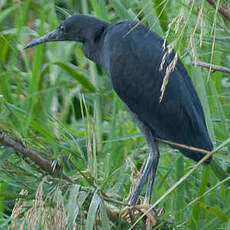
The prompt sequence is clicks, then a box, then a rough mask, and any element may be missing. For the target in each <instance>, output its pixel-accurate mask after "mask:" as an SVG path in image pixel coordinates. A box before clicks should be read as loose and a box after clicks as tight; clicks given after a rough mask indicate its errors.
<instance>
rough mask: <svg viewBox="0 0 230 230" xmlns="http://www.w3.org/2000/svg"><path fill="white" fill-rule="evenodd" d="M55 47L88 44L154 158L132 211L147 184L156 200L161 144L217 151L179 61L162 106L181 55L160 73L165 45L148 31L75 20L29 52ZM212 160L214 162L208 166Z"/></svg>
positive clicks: (128, 23)
mask: <svg viewBox="0 0 230 230" xmlns="http://www.w3.org/2000/svg"><path fill="white" fill-rule="evenodd" d="M53 41H76V42H81V43H82V44H83V50H84V54H85V56H86V57H87V58H89V59H90V60H92V61H94V62H95V63H97V64H98V65H100V66H101V67H102V68H103V69H104V70H105V71H106V73H107V75H108V77H109V78H110V80H111V83H112V86H113V88H114V90H115V92H116V93H117V94H118V96H119V97H120V98H121V100H122V101H123V102H124V104H125V106H126V107H127V109H128V111H129V112H130V113H131V116H132V118H133V120H134V122H135V123H136V124H137V126H138V127H139V129H140V130H141V132H142V133H143V135H144V137H145V139H146V142H147V144H148V147H149V151H150V153H149V157H148V159H147V161H146V164H145V166H144V169H143V172H142V176H141V178H140V179H139V182H138V184H137V186H136V188H135V191H134V193H133V195H132V197H131V199H130V205H135V204H136V201H137V199H138V196H139V194H140V192H141V190H142V188H143V186H144V184H145V183H146V182H147V191H146V197H147V199H148V200H150V197H151V193H152V186H153V182H154V178H155V173H156V169H157V165H158V161H159V150H158V147H157V142H156V138H161V139H164V140H168V141H171V142H175V143H179V144H183V145H187V146H193V147H196V148H201V149H205V150H208V151H211V150H212V149H213V145H212V143H211V140H210V138H209V135H208V131H207V127H206V123H205V117H204V112H203V109H202V106H201V103H200V100H199V98H198V96H197V93H196V91H195V89H194V87H193V84H192V82H191V79H190V77H189V76H188V73H187V71H186V69H185V67H184V65H183V64H182V62H181V61H180V60H179V59H178V60H177V62H176V65H175V68H174V69H173V70H172V72H171V73H170V75H169V78H168V83H167V85H166V89H165V91H164V96H163V98H162V100H161V101H160V100H159V99H160V96H161V86H162V83H163V79H164V76H165V74H166V68H167V66H168V65H169V64H170V63H171V61H172V60H173V58H174V56H175V52H174V51H172V52H171V53H170V54H168V55H167V56H166V59H165V63H164V65H163V68H160V65H161V62H162V58H163V56H164V54H165V53H166V52H167V49H164V48H163V43H164V40H163V39H162V38H161V37H159V36H158V35H157V34H155V33H154V32H153V31H151V30H150V29H149V28H148V27H146V26H144V25H143V24H142V23H140V22H137V21H132V20H123V21H118V22H115V23H112V24H109V23H107V22H104V21H102V20H98V19H96V18H94V17H90V16H85V15H75V16H71V17H69V18H67V19H66V20H65V21H64V22H63V23H61V24H60V25H59V26H58V27H57V28H56V29H55V30H54V31H53V32H50V33H48V34H46V35H44V36H43V37H41V38H38V39H36V40H34V41H32V42H30V43H29V44H28V45H26V46H25V47H24V48H29V47H32V46H35V45H38V44H40V43H45V42H53ZM172 147H173V148H176V149H179V150H180V152H182V153H183V154H184V155H185V156H186V157H189V158H191V159H193V160H195V161H199V160H200V159H201V158H202V157H204V154H202V153H200V152H196V151H192V150H189V149H185V148H182V147H179V146H175V145H172ZM210 160H211V157H210V158H209V159H208V160H206V163H207V164H208V163H209V162H210Z"/></svg>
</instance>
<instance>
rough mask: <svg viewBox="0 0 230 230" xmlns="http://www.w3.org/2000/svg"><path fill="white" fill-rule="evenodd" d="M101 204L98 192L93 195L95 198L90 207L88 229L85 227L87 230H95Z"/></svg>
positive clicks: (87, 221)
mask: <svg viewBox="0 0 230 230" xmlns="http://www.w3.org/2000/svg"><path fill="white" fill-rule="evenodd" d="M100 203H101V199H100V197H99V196H98V194H97V191H96V192H95V193H94V195H93V198H92V200H91V203H90V206H89V211H88V215H87V220H86V227H85V229H86V230H93V226H94V222H95V220H96V214H97V210H98V207H99V204H100Z"/></svg>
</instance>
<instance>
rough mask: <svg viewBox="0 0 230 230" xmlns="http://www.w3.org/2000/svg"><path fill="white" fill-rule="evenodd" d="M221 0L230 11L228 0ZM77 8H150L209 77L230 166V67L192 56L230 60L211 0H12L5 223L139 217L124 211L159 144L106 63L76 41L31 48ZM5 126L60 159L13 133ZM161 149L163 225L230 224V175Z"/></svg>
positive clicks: (160, 29) (205, 92) (1, 55)
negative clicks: (140, 123)
mask: <svg viewBox="0 0 230 230" xmlns="http://www.w3.org/2000/svg"><path fill="white" fill-rule="evenodd" d="M215 3H216V4H217V6H221V7H222V8H224V9H225V10H226V12H230V4H229V3H228V1H223V2H222V1H220V0H216V1H215ZM74 13H83V14H90V15H93V16H96V17H98V18H101V19H104V20H106V21H108V22H114V21H116V20H119V19H127V18H131V19H138V20H141V21H142V22H143V23H145V24H146V25H148V26H149V27H150V28H151V29H153V30H154V31H156V32H157V33H158V34H160V35H161V36H164V37H165V38H166V39H167V41H168V42H169V43H170V44H171V45H172V47H174V48H175V49H176V51H177V52H178V54H179V56H180V57H181V59H182V61H183V63H184V64H185V66H186V68H187V70H188V72H189V74H190V76H191V78H192V81H193V83H194V85H195V87H196V89H197V92H198V94H199V96H200V99H201V102H202V104H203V107H204V111H205V115H206V120H207V125H208V129H209V133H210V136H211V138H212V141H213V143H214V145H215V146H216V147H218V146H220V145H221V144H222V145H221V148H219V149H218V151H217V152H216V153H215V154H214V158H215V160H216V161H218V163H219V165H220V166H221V168H222V169H224V170H225V172H226V173H227V174H228V176H230V155H229V154H230V151H229V150H230V145H229V144H228V143H229V138H230V135H229V122H230V120H229V117H230V101H229V99H230V75H229V73H224V72H221V71H215V72H213V71H212V69H207V68H202V67H198V66H194V65H193V64H192V62H193V61H197V62H205V63H212V64H215V65H219V66H223V67H228V68H230V65H229V63H230V45H229V44H230V21H228V19H227V18H226V17H224V15H222V14H221V13H219V12H218V11H217V10H215V9H214V8H213V7H212V6H211V5H210V4H209V3H208V1H206V0H201V1H195V0H189V1H188V0H180V1H176V0H164V1H160V0H155V1H151V0H108V1H103V0H78V1H74V0H66V1H62V0H50V1H45V0H37V1H32V0H23V1H20V0H8V1H7V0H0V28H1V36H0V70H1V71H0V142H1V143H0V229H8V228H9V229H20V226H21V229H50V230H51V229H68V230H72V229H87V230H90V229H103V230H107V229H129V228H130V229H131V226H132V224H131V223H130V220H129V219H124V218H122V216H121V215H117V213H121V210H122V209H123V208H125V206H124V203H127V202H128V200H129V195H130V191H131V189H132V186H133V184H134V182H135V179H136V178H137V177H138V170H140V169H141V165H142V162H143V161H144V160H145V159H146V157H147V154H148V149H147V146H146V143H145V141H144V138H143V137H142V135H141V134H140V131H139V130H138V129H137V127H136V126H135V125H134V124H133V122H132V121H131V120H130V116H129V114H128V113H127V112H126V110H125V108H124V106H123V105H122V102H121V101H120V99H119V98H118V96H117V95H116V94H115V93H114V92H113V91H112V88H111V85H110V82H109V80H108V78H107V76H106V74H105V73H104V71H103V70H102V69H101V68H100V67H99V66H96V65H95V64H94V63H92V62H91V61H89V60H87V59H86V58H85V57H84V54H83V50H82V46H81V45H80V44H76V43H74V42H57V43H49V44H46V45H40V46H37V47H35V48H34V49H29V50H26V51H23V50H22V48H23V46H24V45H25V44H26V43H27V42H28V41H29V40H31V39H33V38H37V37H38V36H41V35H43V34H44V33H46V32H48V31H50V30H52V29H54V28H55V27H56V26H57V25H58V24H59V23H60V22H61V21H62V20H63V19H64V18H66V17H67V16H68V15H70V14H74ZM2 132H4V134H7V137H10V138H12V139H14V140H18V141H20V142H16V144H17V145H20V146H21V147H22V148H24V149H30V150H31V149H32V150H34V151H35V153H36V154H37V155H38V156H39V155H40V156H41V157H42V158H44V159H46V160H48V161H49V162H51V163H52V164H51V165H50V166H51V167H50V168H47V167H46V166H44V165H43V167H42V166H41V165H39V164H36V163H35V162H36V161H34V160H31V159H29V158H28V157H26V156H25V155H24V154H22V153H20V152H19V151H16V150H15V148H12V146H11V147H10V146H9V145H7V144H6V143H5V144H4V142H3V141H2V134H3V133H2ZM160 151H161V158H160V163H159V167H158V171H157V178H156V181H155V187H154V196H153V200H152V204H154V208H156V209H157V211H158V214H159V215H158V216H155V219H156V221H157V224H156V226H158V227H159V228H158V229H192V230H193V229H194V230H196V229H199V230H200V229H201V230H206V229H207V230H210V229H230V206H229V204H230V194H229V187H228V185H225V183H224V182H226V181H227V180H228V179H230V177H229V178H225V179H223V180H219V179H218V178H217V177H216V176H215V174H214V173H213V172H212V171H211V170H210V168H208V167H205V166H202V165H201V166H199V167H198V165H195V162H193V161H191V160H188V159H187V158H184V157H183V156H182V155H181V154H180V153H178V152H177V151H175V150H172V149H171V148H170V147H168V146H167V145H165V144H160ZM214 170H216V171H217V169H216V168H215V167H214ZM218 172H219V171H218ZM218 172H217V173H218ZM220 173H221V172H220ZM184 175H186V176H185V177H183V176H184ZM182 177H183V180H182V181H181V182H182V183H177V181H179V180H180V179H181V178H182ZM173 186H174V187H173ZM172 188H174V189H172ZM170 189H171V190H172V191H171V190H170ZM169 192H170V193H169ZM166 195H167V196H166ZM141 198H142V201H143V197H141ZM122 203H123V204H122ZM146 210H147V209H145V210H144V211H146ZM139 216H140V215H139ZM139 216H138V217H139ZM137 219H138V218H136V219H135V220H137ZM144 224H145V218H142V219H141V220H140V221H139V222H138V223H137V227H136V228H137V229H144V228H145V227H144V226H145V225H144ZM22 226H24V227H22ZM76 226H77V227H76ZM94 227H95V228H94Z"/></svg>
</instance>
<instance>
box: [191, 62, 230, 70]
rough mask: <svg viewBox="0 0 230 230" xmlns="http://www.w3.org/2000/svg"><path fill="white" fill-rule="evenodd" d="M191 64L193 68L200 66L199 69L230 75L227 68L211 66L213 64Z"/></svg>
mask: <svg viewBox="0 0 230 230" xmlns="http://www.w3.org/2000/svg"><path fill="white" fill-rule="evenodd" d="M192 64H193V65H195V66H200V67H204V68H207V69H211V70H213V71H219V72H223V73H230V69H229V68H227V67H223V66H219V65H213V64H209V63H206V62H192Z"/></svg>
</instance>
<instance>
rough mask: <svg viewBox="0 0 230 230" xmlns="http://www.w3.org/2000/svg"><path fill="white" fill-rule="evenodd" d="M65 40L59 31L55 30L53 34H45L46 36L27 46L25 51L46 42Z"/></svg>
mask: <svg viewBox="0 0 230 230" xmlns="http://www.w3.org/2000/svg"><path fill="white" fill-rule="evenodd" d="M62 40H63V38H62V36H61V34H60V32H59V30H58V29H55V30H53V31H52V32H50V33H48V34H45V35H44V36H42V37H40V38H38V39H35V40H33V41H32V42H30V43H28V44H27V45H25V46H24V48H23V49H27V48H30V47H33V46H36V45H38V44H41V43H45V42H52V41H62Z"/></svg>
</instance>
